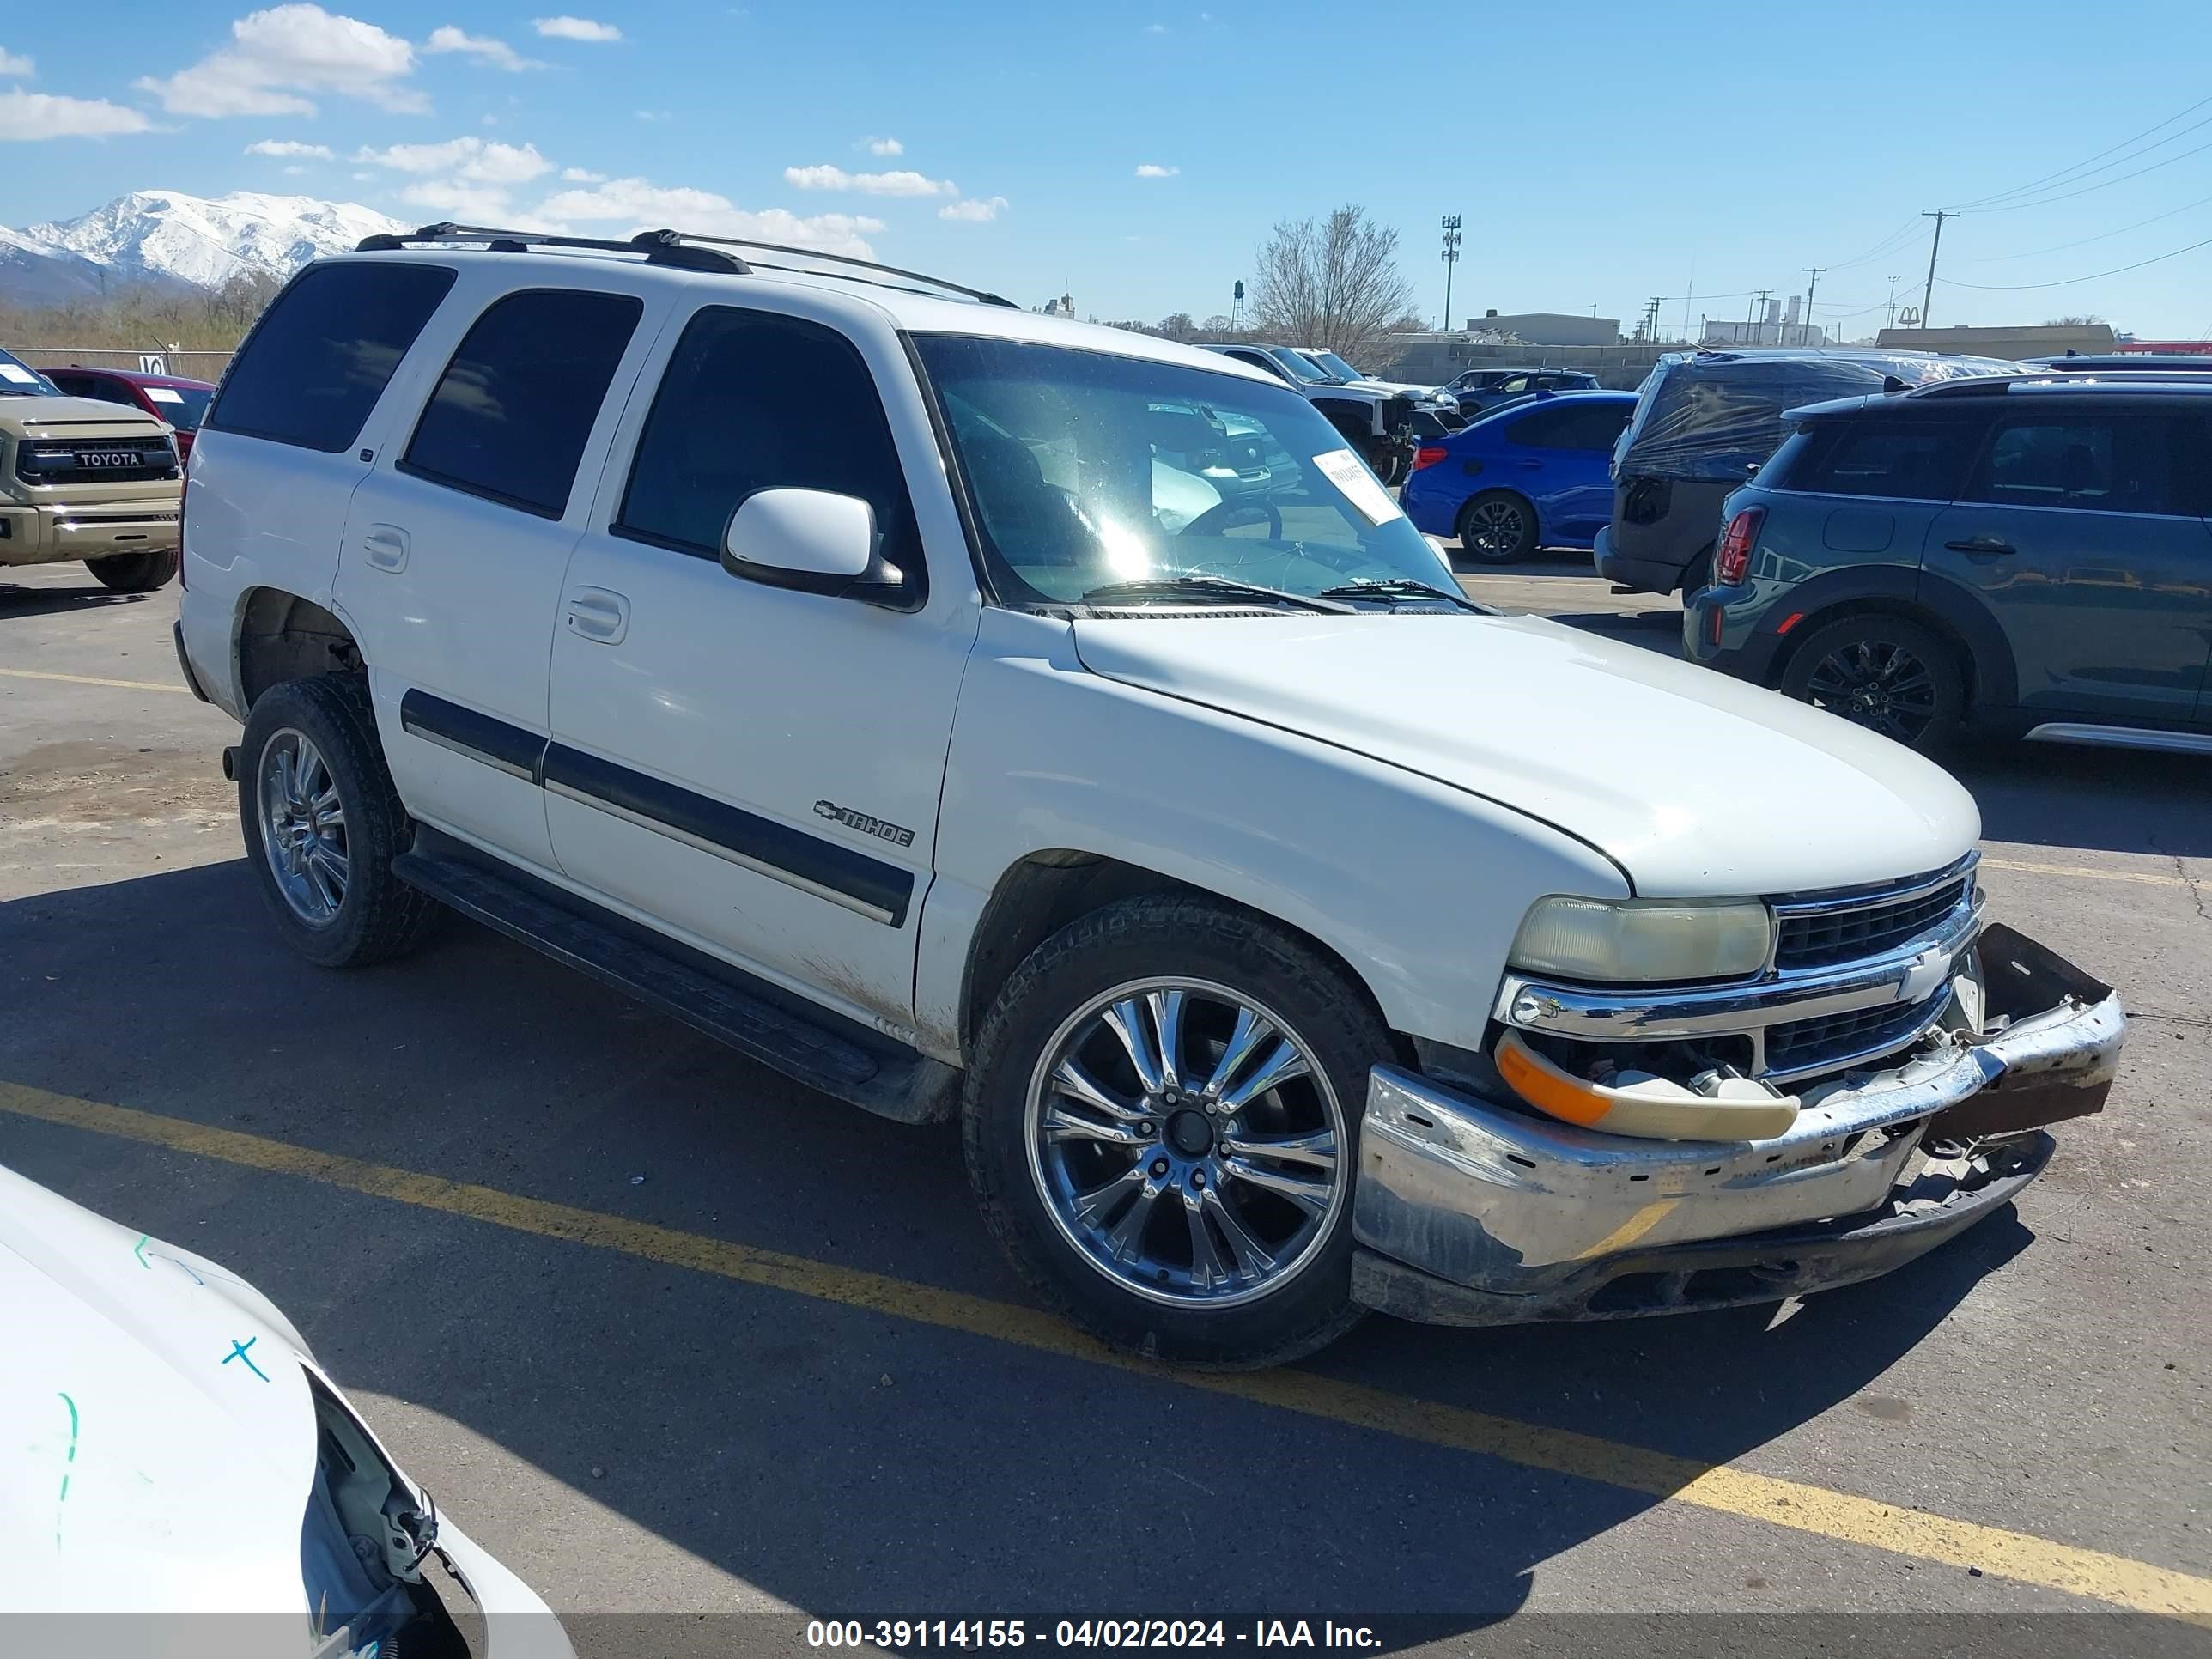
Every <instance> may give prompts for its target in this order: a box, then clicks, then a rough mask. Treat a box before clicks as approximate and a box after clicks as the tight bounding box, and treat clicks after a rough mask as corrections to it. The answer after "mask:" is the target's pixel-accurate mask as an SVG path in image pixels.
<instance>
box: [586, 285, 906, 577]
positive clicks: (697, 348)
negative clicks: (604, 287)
mask: <svg viewBox="0 0 2212 1659" xmlns="http://www.w3.org/2000/svg"><path fill="white" fill-rule="evenodd" d="M763 489H826V490H830V491H833V492H834V493H836V494H837V495H857V496H859V497H860V499H861V500H862V501H866V502H867V503H868V504H869V505H870V506H871V507H874V508H875V510H876V528H877V530H878V532H879V533H880V534H881V536H882V538H883V542H882V551H883V556H884V558H886V559H888V560H889V561H890V562H891V563H893V564H896V565H897V566H898V567H900V568H901V569H902V570H904V571H905V572H906V573H907V574H908V578H909V580H913V581H915V582H916V583H919V582H920V580H921V576H922V565H921V547H920V540H919V538H918V537H917V536H916V534H915V522H914V508H913V506H912V504H911V502H910V501H909V500H908V495H907V488H906V475H905V473H904V472H903V471H901V470H900V467H899V459H898V451H897V450H896V447H894V446H893V444H892V441H891V429H890V421H889V420H888V419H886V418H885V416H884V404H883V399H882V398H881V397H880V396H879V395H878V393H877V391H876V382H875V378H874V377H873V376H872V374H869V372H868V366H867V364H866V362H863V361H862V360H861V357H860V352H859V351H857V350H856V349H854V346H853V343H852V342H851V341H849V340H848V339H847V338H846V337H844V336H843V335H842V334H840V333H838V332H837V331H836V330H835V329H832V328H825V327H823V325H821V324H819V323H812V322H808V321H805V320H804V319H800V318H797V317H779V316H775V315H772V314H769V313H764V312H757V311H738V310H735V309H733V308H732V307H726V306H712V307H708V308H707V309H706V310H703V311H702V312H700V313H699V314H698V315H697V316H696V317H694V318H693V319H691V320H690V323H688V324H687V325H685V326H684V336H683V337H682V338H681V339H679V340H678V342H677V343H676V349H675V351H674V352H673V353H672V354H671V356H670V357H669V360H668V372H667V374H665V376H663V378H662V380H661V382H660V390H659V392H657V393H656V394H655V395H654V397H653V409H652V411H651V412H650V413H649V414H648V415H647V416H646V420H645V429H644V431H643V432H641V434H640V435H639V436H638V441H637V459H635V461H634V462H633V463H632V464H631V466H630V475H629V488H628V489H626V490H625V491H624V492H623V504H622V511H621V513H620V514H619V515H618V516H617V519H616V520H615V523H614V526H613V528H614V530H615V531H616V532H617V534H621V535H625V536H628V537H629V538H632V539H633V540H638V541H647V542H653V543H655V544H658V545H659V546H662V547H668V548H673V549H675V550H677V551H678V552H684V553H694V554H696V555H698V556H700V557H702V558H708V559H712V558H718V557H720V554H721V549H722V534H723V532H724V530H725V529H726V527H727V526H728V525H729V521H730V515H731V514H732V513H734V512H736V511H737V509H738V503H739V502H740V501H744V499H745V498H746V497H747V496H749V495H753V494H754V493H755V492H756V491H758V490H763Z"/></svg>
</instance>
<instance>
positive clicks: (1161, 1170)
mask: <svg viewBox="0 0 2212 1659" xmlns="http://www.w3.org/2000/svg"><path fill="white" fill-rule="evenodd" d="M1167 1172H1168V1161H1167V1159H1165V1158H1154V1159H1153V1160H1152V1174H1153V1175H1154V1176H1164V1175H1165V1174H1166V1173H1167Z"/></svg>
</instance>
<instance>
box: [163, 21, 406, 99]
mask: <svg viewBox="0 0 2212 1659" xmlns="http://www.w3.org/2000/svg"><path fill="white" fill-rule="evenodd" d="M230 34H231V42H230V44H229V45H228V46H221V47H218V48H216V50H215V51H214V52H210V53H209V54H208V55H207V56H206V57H204V58H201V59H200V61H199V62H198V63H197V64H190V65H188V66H186V67H185V68H184V69H181V70H178V71H177V73H176V74H174V75H172V76H169V77H168V78H167V80H162V79H161V78H159V77H157V76H150V75H148V76H140V77H139V78H138V79H137V81H135V82H132V84H133V85H134V86H136V87H137V88H138V89H139V90H140V91H142V92H150V93H152V94H155V96H156V97H158V98H159V99H160V100H161V107H162V108H163V109H165V110H167V111H168V112H170V113H171V114H173V115H204V116H216V115H313V113H314V112H315V106H314V105H313V103H311V102H309V101H308V100H307V99H306V98H303V97H301V95H300V94H302V93H307V92H331V93H336V94H338V95H340V96H341V97H345V98H358V99H361V100H363V101H364V102H367V103H371V104H374V105H376V106H378V107H380V108H381V109H386V110H391V111H392V112H395V113H398V114H420V113H422V112H423V111H425V110H427V109H428V108H429V106H430V104H429V100H428V99H427V98H425V97H424V96H423V95H422V94H421V93H420V92H418V91H416V89H415V88H411V87H409V86H405V85H404V84H402V82H404V80H405V78H406V77H407V76H410V75H411V74H413V73H414V71H415V48H414V47H412V46H409V45H408V44H407V42H405V41H404V40H401V39H400V38H399V37H398V35H396V34H387V33H385V32H384V31H383V30H382V29H380V28H379V27H376V25H375V24H374V23H364V22H362V21H361V20H360V19H359V18H356V17H340V16H337V15H333V14H332V13H330V12H327V11H325V10H324V9H322V8H321V7H320V6H316V5H304V4H295V5H283V6H271V7H270V8H269V9H267V10H266V11H257V12H249V13H248V14H247V15H246V16H244V17H241V18H239V19H238V20H237V21H234V22H233V23H232V24H231V26H230Z"/></svg>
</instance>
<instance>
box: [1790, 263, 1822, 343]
mask: <svg viewBox="0 0 2212 1659" xmlns="http://www.w3.org/2000/svg"><path fill="white" fill-rule="evenodd" d="M1799 269H1800V270H1803V271H1804V272H1805V274H1806V275H1807V276H1809V277H1811V278H1812V280H1811V281H1810V282H1808V283H1806V284H1805V327H1804V331H1802V333H1800V334H1799V335H1798V337H1797V343H1798V344H1799V345H1810V344H1812V343H1813V290H1814V289H1816V288H1818V287H1820V273H1821V272H1822V271H1824V270H1826V269H1827V266H1826V265H1801V266H1800V267H1799Z"/></svg>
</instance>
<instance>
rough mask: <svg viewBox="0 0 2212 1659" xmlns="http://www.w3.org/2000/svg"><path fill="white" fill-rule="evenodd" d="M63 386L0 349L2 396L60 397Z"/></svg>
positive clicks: (0, 392) (0, 391)
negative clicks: (57, 384)
mask: <svg viewBox="0 0 2212 1659" xmlns="http://www.w3.org/2000/svg"><path fill="white" fill-rule="evenodd" d="M61 395H62V394H61V388H60V387H59V386H56V385H55V384H54V383H53V382H52V380H48V379H46V376H45V375H43V374H40V373H39V372H38V370H36V369H34V368H31V367H30V366H29V365H28V364H26V363H23V362H18V361H17V360H16V359H15V358H13V357H10V356H9V355H8V354H7V353H6V352H4V351H0V397H5V398H58V397H60V396H61Z"/></svg>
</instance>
